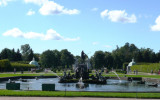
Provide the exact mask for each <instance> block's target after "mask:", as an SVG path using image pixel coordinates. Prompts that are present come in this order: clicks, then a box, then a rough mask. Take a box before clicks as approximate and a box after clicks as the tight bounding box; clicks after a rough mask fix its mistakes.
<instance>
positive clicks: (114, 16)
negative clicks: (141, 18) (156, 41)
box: [100, 9, 137, 23]
mask: <svg viewBox="0 0 160 100" xmlns="http://www.w3.org/2000/svg"><path fill="white" fill-rule="evenodd" d="M100 15H101V17H102V18H106V17H107V18H108V19H109V20H111V21H112V22H122V23H136V21H137V18H136V16H135V15H134V14H132V15H128V14H127V13H126V12H125V10H112V11H109V10H107V9H106V10H104V11H103V12H101V14H100Z"/></svg>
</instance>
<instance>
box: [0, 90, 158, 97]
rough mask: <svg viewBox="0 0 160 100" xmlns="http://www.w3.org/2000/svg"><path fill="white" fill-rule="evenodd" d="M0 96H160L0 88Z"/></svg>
mask: <svg viewBox="0 0 160 100" xmlns="http://www.w3.org/2000/svg"><path fill="white" fill-rule="evenodd" d="M0 96H43V97H64V96H67V97H114V98H116V97H117V98H136V97H137V98H160V93H137V94H136V93H108V92H71V91H67V92H66V95H65V92H64V91H52V92H50V91H12V90H0Z"/></svg>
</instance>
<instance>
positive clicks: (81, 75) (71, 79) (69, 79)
mask: <svg viewBox="0 0 160 100" xmlns="http://www.w3.org/2000/svg"><path fill="white" fill-rule="evenodd" d="M85 57H86V54H85V53H84V52H83V51H82V52H81V59H82V63H81V64H76V65H77V66H76V68H75V75H72V76H71V75H70V73H68V75H67V74H66V72H64V75H63V76H62V77H61V78H60V80H59V83H78V82H82V79H83V83H91V84H106V79H105V78H104V77H103V76H102V75H101V73H97V74H96V76H93V75H92V76H91V77H89V70H88V68H87V64H85V63H84V62H85Z"/></svg>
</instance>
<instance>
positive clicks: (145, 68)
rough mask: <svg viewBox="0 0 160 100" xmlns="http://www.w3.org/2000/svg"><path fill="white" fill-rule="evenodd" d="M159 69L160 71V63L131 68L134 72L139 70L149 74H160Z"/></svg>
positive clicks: (143, 64) (142, 64)
mask: <svg viewBox="0 0 160 100" xmlns="http://www.w3.org/2000/svg"><path fill="white" fill-rule="evenodd" d="M159 69H160V63H141V64H137V65H133V66H132V67H131V70H132V71H134V70H138V71H139V72H147V73H151V71H153V72H158V70H159Z"/></svg>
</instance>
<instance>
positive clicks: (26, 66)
mask: <svg viewBox="0 0 160 100" xmlns="http://www.w3.org/2000/svg"><path fill="white" fill-rule="evenodd" d="M11 66H12V67H13V68H35V67H36V66H34V65H30V64H21V63H17V62H14V63H11Z"/></svg>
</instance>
